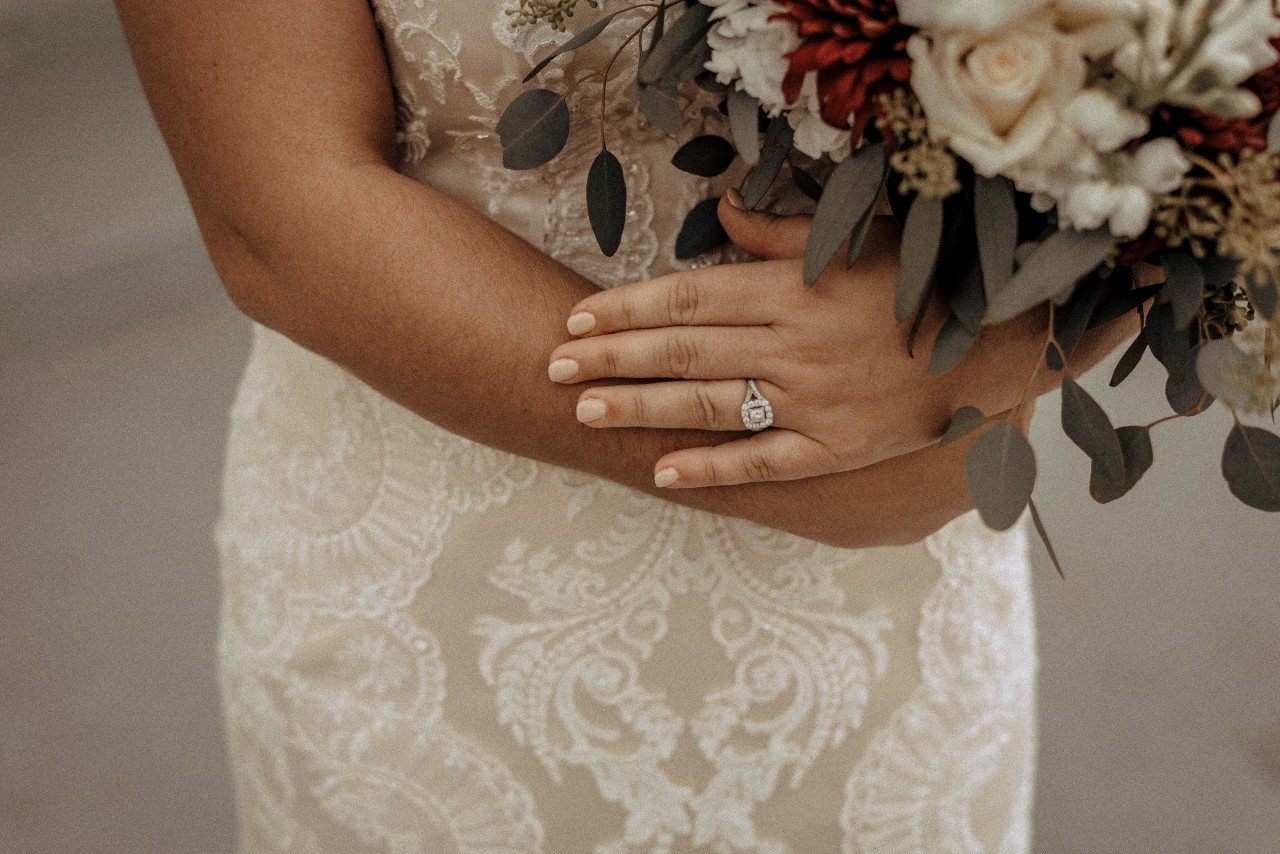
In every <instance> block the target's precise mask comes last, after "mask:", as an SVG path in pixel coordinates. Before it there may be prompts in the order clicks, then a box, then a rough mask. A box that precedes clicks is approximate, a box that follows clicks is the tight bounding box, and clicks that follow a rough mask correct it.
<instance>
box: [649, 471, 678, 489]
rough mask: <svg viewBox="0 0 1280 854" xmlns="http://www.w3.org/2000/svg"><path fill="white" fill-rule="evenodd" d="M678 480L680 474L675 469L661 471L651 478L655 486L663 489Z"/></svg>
mask: <svg viewBox="0 0 1280 854" xmlns="http://www.w3.org/2000/svg"><path fill="white" fill-rule="evenodd" d="M679 479H680V472H678V471H676V470H675V469H663V470H662V471H660V472H658V473H657V474H655V475H654V476H653V483H654V485H655V486H657V487H659V488H661V489H665V488H666V487H668V486H671V485H672V484H673V483H675V482H676V481H677V480H679Z"/></svg>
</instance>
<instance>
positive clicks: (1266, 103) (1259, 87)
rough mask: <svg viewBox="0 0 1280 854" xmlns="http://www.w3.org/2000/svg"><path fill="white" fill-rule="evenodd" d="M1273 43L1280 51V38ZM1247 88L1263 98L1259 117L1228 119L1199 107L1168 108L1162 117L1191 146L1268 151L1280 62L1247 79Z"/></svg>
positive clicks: (1279, 98)
mask: <svg viewBox="0 0 1280 854" xmlns="http://www.w3.org/2000/svg"><path fill="white" fill-rule="evenodd" d="M1271 46H1272V47H1273V48H1275V49H1276V50H1278V51H1280V38H1277V39H1272V40H1271ZM1244 88H1245V89H1248V90H1249V91H1251V92H1253V93H1254V94H1255V95H1257V96H1258V98H1259V100H1261V101H1262V110H1261V112H1259V113H1258V114H1257V115H1256V116H1251V117H1250V118H1247V119H1226V118H1223V117H1222V116H1214V115H1210V114H1208V113H1202V112H1200V111H1199V110H1173V109H1169V108H1166V109H1165V110H1164V111H1163V116H1162V117H1163V118H1164V119H1165V121H1167V122H1168V123H1169V125H1170V126H1171V128H1172V130H1173V133H1174V134H1176V135H1177V137H1178V139H1180V140H1181V141H1182V143H1183V145H1186V146H1187V147H1188V148H1194V149H1198V150H1200V151H1205V152H1218V151H1226V152H1230V153H1232V154H1235V153H1237V152H1239V151H1240V150H1241V149H1242V148H1252V149H1253V150H1255V151H1264V150H1266V147H1267V128H1268V127H1270V125H1271V119H1272V117H1273V116H1275V114H1276V112H1277V111H1280V65H1273V66H1271V67H1270V68H1264V69H1263V70H1262V71H1259V72H1258V73H1257V74H1255V75H1254V76H1253V77H1251V78H1249V79H1248V80H1246V81H1245V83H1244Z"/></svg>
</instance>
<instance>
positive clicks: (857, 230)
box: [845, 159, 892, 270]
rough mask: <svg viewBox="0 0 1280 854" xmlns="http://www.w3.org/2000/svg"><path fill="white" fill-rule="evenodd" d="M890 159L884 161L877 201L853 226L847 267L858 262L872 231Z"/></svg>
mask: <svg viewBox="0 0 1280 854" xmlns="http://www.w3.org/2000/svg"><path fill="white" fill-rule="evenodd" d="M890 171H892V170H891V169H890V168H889V161H888V159H886V160H885V161H884V169H883V171H882V172H881V173H880V186H879V187H877V188H876V201H875V203H873V204H872V205H871V207H869V208H867V210H866V212H865V213H864V214H863V215H862V219H860V220H858V224H857V225H855V226H854V227H853V233H851V234H850V235H849V250H848V252H846V253H845V267H846V269H849V270H852V269H853V265H854V264H856V263H857V262H858V256H859V255H861V254H862V246H863V244H865V243H866V242H867V234H868V233H870V231H871V224H872V223H873V222H875V219H876V208H877V207H879V201H880V194H881V193H883V192H884V185H885V184H886V183H887V182H888V180H889V172H890Z"/></svg>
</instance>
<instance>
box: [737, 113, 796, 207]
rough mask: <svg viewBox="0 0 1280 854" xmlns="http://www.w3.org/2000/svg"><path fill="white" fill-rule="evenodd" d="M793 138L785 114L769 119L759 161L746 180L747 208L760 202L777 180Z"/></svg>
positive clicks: (744, 196) (745, 198) (793, 133)
mask: <svg viewBox="0 0 1280 854" xmlns="http://www.w3.org/2000/svg"><path fill="white" fill-rule="evenodd" d="M794 139H795V131H793V130H792V129H791V122H789V121H787V117H786V116H777V117H776V118H773V119H770V120H769V129H768V131H766V132H765V135H764V149H763V151H762V152H761V153H760V162H759V164H757V165H756V168H755V170H754V171H753V172H752V173H751V177H750V178H749V179H748V180H747V190H746V193H745V194H744V195H743V200H744V201H745V202H746V205H747V208H748V209H753V208H755V206H756V205H758V204H760V201H761V200H762V199H763V198H764V195H765V193H767V192H769V188H770V187H772V186H773V182H774V181H776V180H778V173H779V172H781V171H782V164H783V163H785V162H786V159H787V154H789V153H790V152H791V145H792V143H793V141H794Z"/></svg>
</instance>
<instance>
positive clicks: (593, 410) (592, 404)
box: [578, 398, 609, 424]
mask: <svg viewBox="0 0 1280 854" xmlns="http://www.w3.org/2000/svg"><path fill="white" fill-rule="evenodd" d="M608 408H609V407H607V406H605V403H604V401H603V400H596V399H595V398H588V399H586V400H580V401H578V420H579V421H581V422H582V423H583V424H590V423H591V422H592V421H599V420H600V419H601V418H604V414H605V412H606V411H607V410H608Z"/></svg>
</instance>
